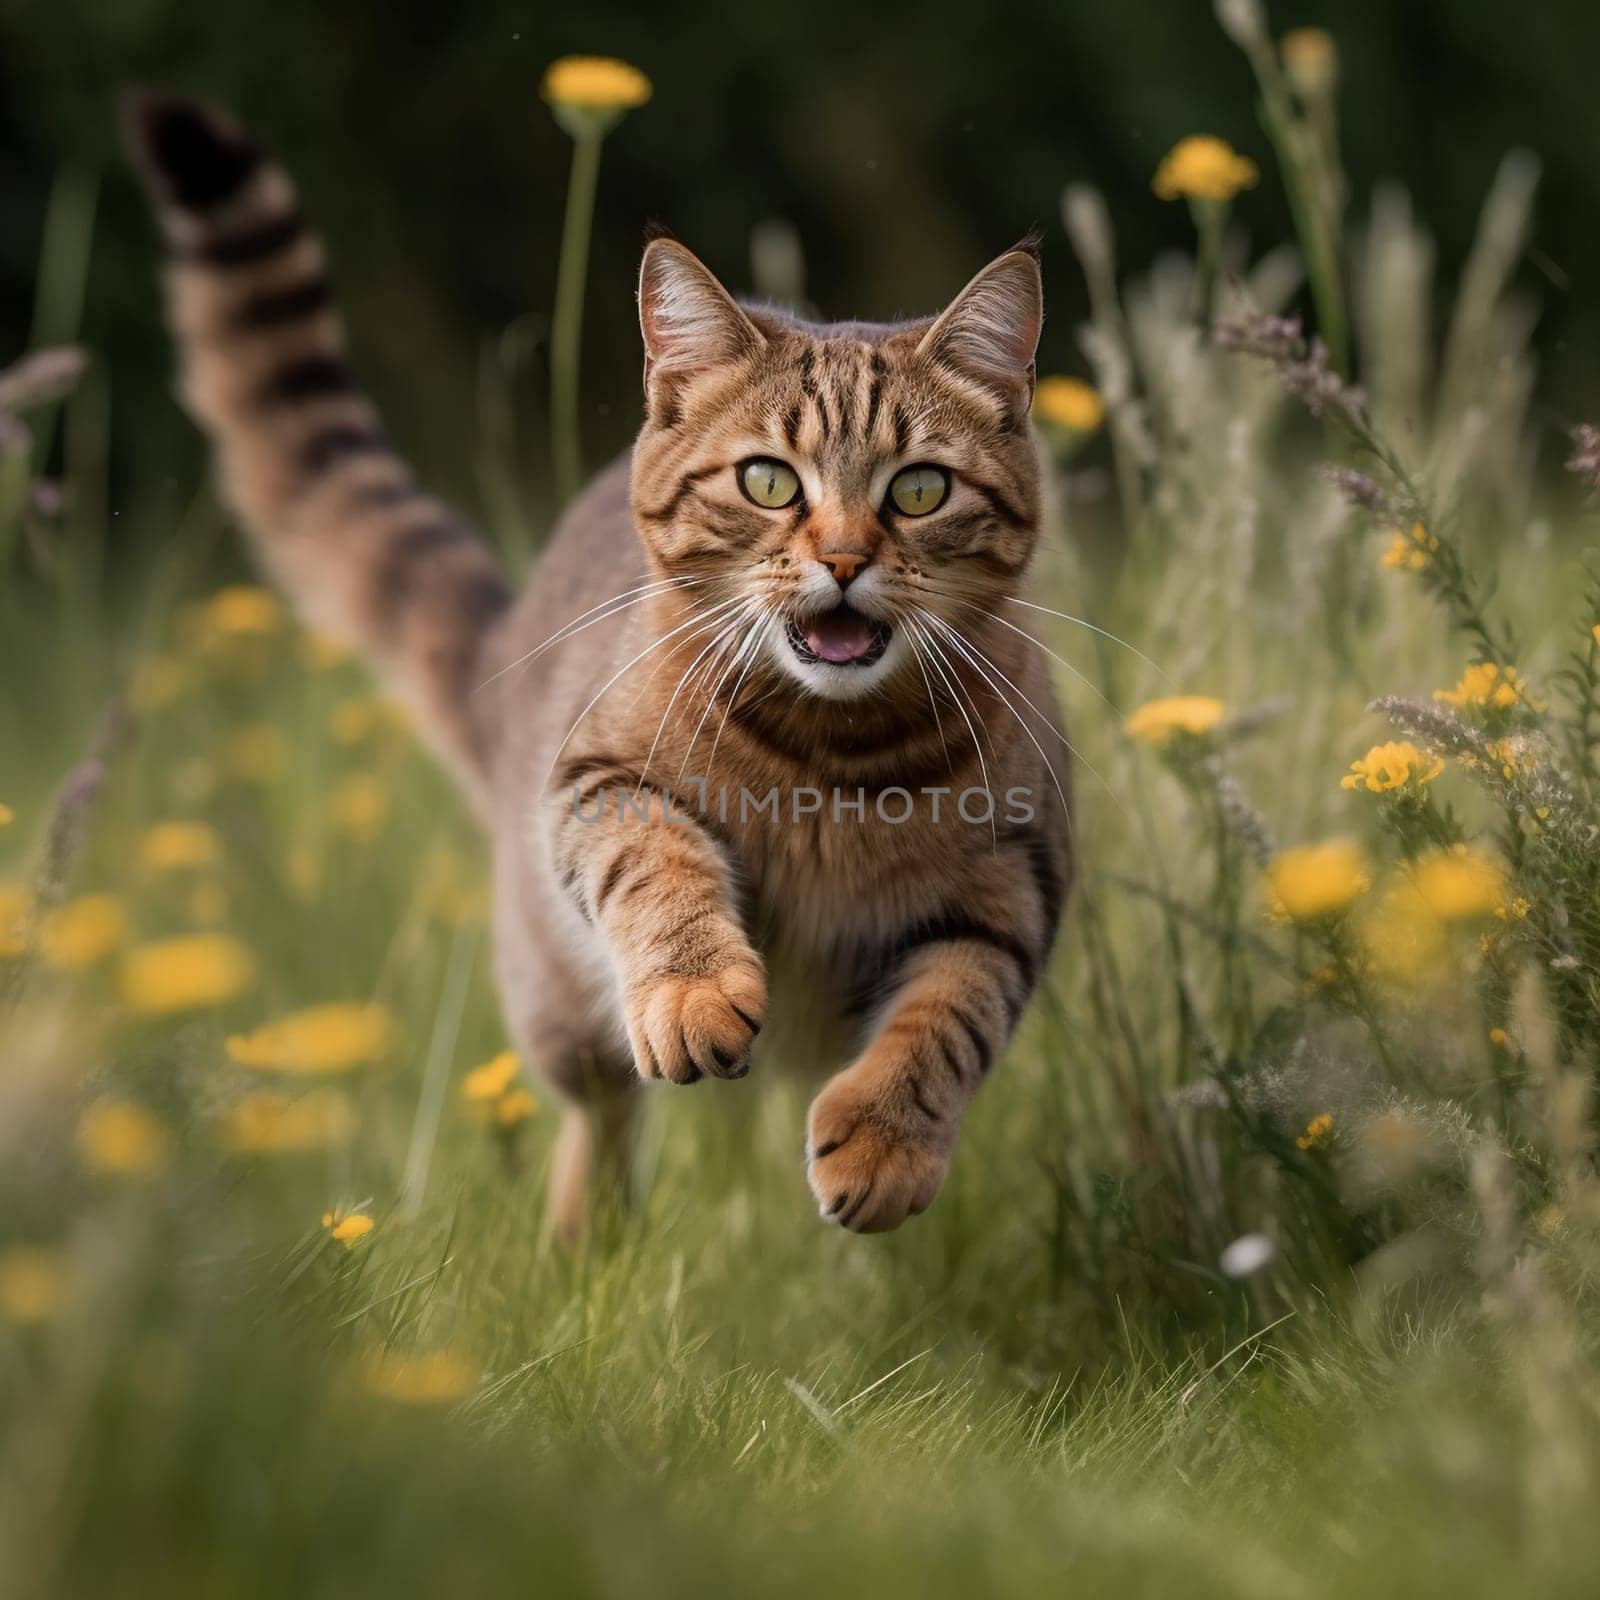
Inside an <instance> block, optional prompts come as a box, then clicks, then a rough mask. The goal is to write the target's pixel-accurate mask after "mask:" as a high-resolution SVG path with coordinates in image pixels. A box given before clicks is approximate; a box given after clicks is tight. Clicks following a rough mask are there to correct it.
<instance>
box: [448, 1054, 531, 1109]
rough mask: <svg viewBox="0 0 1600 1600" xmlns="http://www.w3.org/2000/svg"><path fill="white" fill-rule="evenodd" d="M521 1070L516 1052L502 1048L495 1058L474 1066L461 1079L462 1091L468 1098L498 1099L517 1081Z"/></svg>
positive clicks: (480, 1099)
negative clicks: (479, 1065)
mask: <svg viewBox="0 0 1600 1600" xmlns="http://www.w3.org/2000/svg"><path fill="white" fill-rule="evenodd" d="M518 1070H519V1066H518V1062H517V1057H516V1052H515V1051H512V1050H502V1051H501V1052H500V1054H499V1055H497V1056H495V1057H494V1058H493V1060H490V1061H486V1062H484V1064H483V1065H482V1066H481V1067H474V1068H473V1069H472V1071H471V1072H469V1073H468V1074H467V1075H466V1077H465V1078H463V1079H462V1080H461V1093H462V1096H463V1097H464V1098H465V1099H467V1100H476V1101H480V1102H481V1101H489V1100H498V1099H499V1098H500V1096H501V1095H503V1094H504V1093H505V1092H506V1090H507V1089H509V1088H510V1087H511V1085H512V1084H513V1083H515V1082H516V1078H517V1072H518Z"/></svg>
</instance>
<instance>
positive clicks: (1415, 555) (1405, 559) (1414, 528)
mask: <svg viewBox="0 0 1600 1600" xmlns="http://www.w3.org/2000/svg"><path fill="white" fill-rule="evenodd" d="M1438 548H1439V541H1438V540H1437V539H1436V538H1435V537H1434V536H1433V535H1432V534H1431V533H1429V532H1428V530H1427V529H1426V528H1424V527H1423V525H1422V524H1421V523H1420V522H1413V523H1412V524H1411V529H1410V531H1409V532H1405V531H1403V530H1401V529H1399V528H1396V529H1395V530H1394V532H1393V533H1392V534H1391V535H1390V537H1389V548H1388V549H1387V550H1385V551H1384V552H1383V564H1384V566H1386V567H1387V568H1389V570H1390V571H1391V572H1394V571H1402V572H1421V571H1422V570H1423V569H1424V568H1425V567H1431V566H1432V565H1433V557H1434V552H1435V551H1436V550H1438Z"/></svg>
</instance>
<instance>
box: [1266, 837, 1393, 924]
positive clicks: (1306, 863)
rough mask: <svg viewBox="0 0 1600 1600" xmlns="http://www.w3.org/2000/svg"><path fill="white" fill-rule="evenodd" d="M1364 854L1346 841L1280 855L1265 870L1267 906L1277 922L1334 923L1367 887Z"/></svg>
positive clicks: (1356, 845) (1367, 880) (1325, 843)
mask: <svg viewBox="0 0 1600 1600" xmlns="http://www.w3.org/2000/svg"><path fill="white" fill-rule="evenodd" d="M1370 882H1371V880H1370V878H1369V877H1368V875H1367V857H1366V852H1365V851H1364V850H1363V849H1362V848H1361V846H1360V845H1358V844H1357V843H1355V842H1354V840H1351V839H1329V840H1326V841H1324V842H1323V843H1321V844H1307V845H1299V846H1297V847H1296V848H1294V849H1292V850H1284V851H1281V852H1280V853H1279V854H1278V855H1276V856H1274V857H1273V858H1272V860H1271V861H1270V862H1269V863H1268V865H1267V869H1266V888H1267V904H1268V907H1269V910H1270V912H1271V914H1272V915H1273V916H1274V917H1275V918H1276V919H1277V920H1279V921H1282V922H1316V921H1319V920H1321V919H1322V918H1324V917H1336V916H1339V915H1341V914H1342V913H1343V912H1345V911H1347V910H1349V908H1350V907H1351V906H1352V905H1353V904H1354V903H1355V902H1356V900H1358V899H1359V898H1360V897H1361V896H1362V895H1363V894H1365V893H1366V891H1367V888H1368V887H1369V885H1370Z"/></svg>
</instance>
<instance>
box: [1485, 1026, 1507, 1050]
mask: <svg viewBox="0 0 1600 1600" xmlns="http://www.w3.org/2000/svg"><path fill="white" fill-rule="evenodd" d="M1489 1043H1490V1044H1492V1045H1493V1046H1494V1047H1495V1049H1496V1050H1505V1049H1509V1048H1510V1045H1511V1035H1510V1034H1509V1033H1507V1032H1506V1030H1505V1029H1504V1028H1491V1029H1490V1030H1489Z"/></svg>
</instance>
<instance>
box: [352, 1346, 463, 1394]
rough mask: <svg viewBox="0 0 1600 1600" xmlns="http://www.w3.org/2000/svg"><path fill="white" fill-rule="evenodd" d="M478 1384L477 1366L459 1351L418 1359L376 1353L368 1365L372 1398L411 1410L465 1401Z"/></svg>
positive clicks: (366, 1377) (366, 1379)
mask: <svg viewBox="0 0 1600 1600" xmlns="http://www.w3.org/2000/svg"><path fill="white" fill-rule="evenodd" d="M477 1381H478V1368H477V1365H476V1364H475V1363H474V1362H471V1361H469V1360H468V1359H467V1358H466V1356H464V1355H462V1354H461V1353H460V1352H459V1351H456V1350H431V1351H427V1352H425V1353H422V1354H418V1355H401V1354H397V1353H395V1352H394V1351H390V1352H389V1353H387V1354H384V1353H382V1352H374V1354H373V1355H372V1356H370V1357H369V1358H368V1360H367V1363H366V1369H365V1373H364V1383H365V1386H366V1389H367V1392H368V1393H369V1394H374V1395H377V1396H378V1397H379V1398H380V1399H383V1400H394V1401H397V1402H398V1403H399V1404H401V1405H407V1406H444V1405H453V1404H454V1403H455V1402H456V1401H457V1400H464V1399H465V1398H466V1397H467V1396H468V1395H469V1394H470V1393H471V1392H472V1389H473V1386H474V1385H475V1384H476V1383H477Z"/></svg>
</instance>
